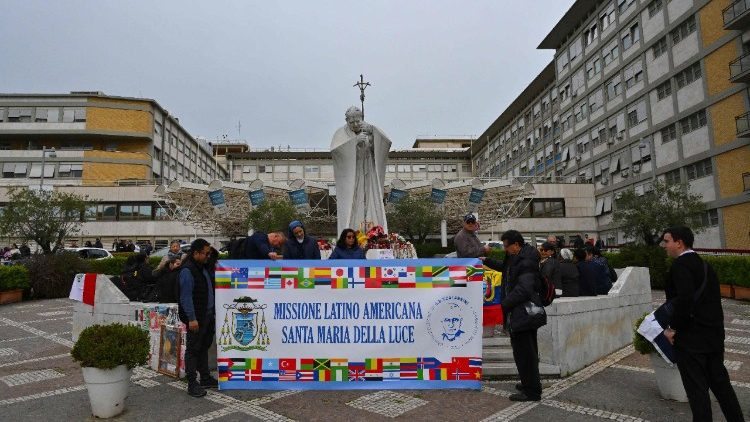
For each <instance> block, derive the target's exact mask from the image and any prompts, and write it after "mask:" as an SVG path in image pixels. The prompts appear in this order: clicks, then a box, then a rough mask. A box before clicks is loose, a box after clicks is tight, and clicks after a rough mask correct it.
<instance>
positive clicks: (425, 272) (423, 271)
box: [416, 265, 432, 279]
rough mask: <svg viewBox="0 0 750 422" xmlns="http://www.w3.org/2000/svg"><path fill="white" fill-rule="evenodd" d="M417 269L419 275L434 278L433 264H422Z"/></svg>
mask: <svg viewBox="0 0 750 422" xmlns="http://www.w3.org/2000/svg"><path fill="white" fill-rule="evenodd" d="M416 270H417V271H416V273H417V274H416V275H417V277H429V278H430V279H432V266H429V265H421V266H418V267H416Z"/></svg>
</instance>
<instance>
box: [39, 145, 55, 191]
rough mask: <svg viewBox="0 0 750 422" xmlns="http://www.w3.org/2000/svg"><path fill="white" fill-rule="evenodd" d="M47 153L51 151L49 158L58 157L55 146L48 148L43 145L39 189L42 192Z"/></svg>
mask: <svg viewBox="0 0 750 422" xmlns="http://www.w3.org/2000/svg"><path fill="white" fill-rule="evenodd" d="M47 153H49V158H57V153H56V152H55V148H54V147H53V148H50V149H47V147H45V146H43V147H42V174H41V175H40V176H39V191H40V192H41V191H42V189H44V188H43V186H44V162H45V159H46V158H47Z"/></svg>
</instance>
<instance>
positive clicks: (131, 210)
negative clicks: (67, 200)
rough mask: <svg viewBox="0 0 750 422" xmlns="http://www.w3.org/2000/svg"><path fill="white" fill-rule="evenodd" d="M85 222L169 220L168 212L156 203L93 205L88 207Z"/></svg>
mask: <svg viewBox="0 0 750 422" xmlns="http://www.w3.org/2000/svg"><path fill="white" fill-rule="evenodd" d="M82 219H83V221H134V220H168V219H169V218H168V213H167V210H166V209H164V208H162V207H161V206H160V205H159V204H158V203H154V202H133V203H126V202H123V203H109V204H106V203H105V204H92V205H89V206H87V207H86V210H85V211H84V213H83V217H82Z"/></svg>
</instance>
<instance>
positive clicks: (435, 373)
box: [429, 368, 448, 380]
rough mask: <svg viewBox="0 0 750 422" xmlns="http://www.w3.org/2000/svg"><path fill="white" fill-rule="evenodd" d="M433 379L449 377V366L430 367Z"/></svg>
mask: <svg viewBox="0 0 750 422" xmlns="http://www.w3.org/2000/svg"><path fill="white" fill-rule="evenodd" d="M429 379H431V380H447V379H448V368H435V369H430V378H429Z"/></svg>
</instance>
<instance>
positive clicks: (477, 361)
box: [469, 358, 482, 368]
mask: <svg viewBox="0 0 750 422" xmlns="http://www.w3.org/2000/svg"><path fill="white" fill-rule="evenodd" d="M481 367H482V358H469V368H481Z"/></svg>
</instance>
